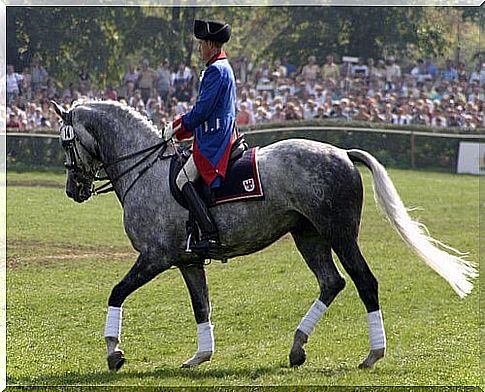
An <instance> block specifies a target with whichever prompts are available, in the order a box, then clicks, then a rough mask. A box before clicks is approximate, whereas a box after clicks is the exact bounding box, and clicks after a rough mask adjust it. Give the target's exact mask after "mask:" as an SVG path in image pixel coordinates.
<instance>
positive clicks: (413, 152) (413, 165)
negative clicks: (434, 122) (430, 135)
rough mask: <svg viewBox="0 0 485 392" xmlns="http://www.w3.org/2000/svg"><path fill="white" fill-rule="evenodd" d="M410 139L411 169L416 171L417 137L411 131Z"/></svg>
mask: <svg viewBox="0 0 485 392" xmlns="http://www.w3.org/2000/svg"><path fill="white" fill-rule="evenodd" d="M410 138H411V168H412V169H415V168H416V136H415V135H414V132H413V131H411V134H410Z"/></svg>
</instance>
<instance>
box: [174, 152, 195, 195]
mask: <svg viewBox="0 0 485 392" xmlns="http://www.w3.org/2000/svg"><path fill="white" fill-rule="evenodd" d="M199 177H200V174H199V171H198V170H197V166H195V162H194V156H193V155H191V156H190V158H189V159H188V160H187V162H185V165H184V167H183V168H182V170H180V173H179V174H178V176H177V180H176V183H177V187H178V188H179V189H180V190H182V187H183V186H184V185H185V184H186V183H187V182H189V181H190V182H194V181H195V180H197V178H199Z"/></svg>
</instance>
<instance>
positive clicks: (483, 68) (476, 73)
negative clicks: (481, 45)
mask: <svg viewBox="0 0 485 392" xmlns="http://www.w3.org/2000/svg"><path fill="white" fill-rule="evenodd" d="M473 82H478V83H479V85H480V86H483V85H484V84H485V63H483V64H481V63H480V62H478V63H477V64H476V65H475V68H474V69H473V71H472V73H471V74H470V80H469V83H470V84H472V83H473Z"/></svg>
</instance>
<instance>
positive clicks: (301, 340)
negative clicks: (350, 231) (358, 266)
mask: <svg viewBox="0 0 485 392" xmlns="http://www.w3.org/2000/svg"><path fill="white" fill-rule="evenodd" d="M292 235H293V238H294V239H295V243H296V246H297V247H298V250H299V251H300V253H301V254H302V256H303V258H304V259H305V261H306V263H307V264H308V266H309V267H310V269H311V270H312V272H313V273H314V274H315V276H316V277H317V280H318V284H319V286H320V296H319V297H318V299H317V300H316V301H315V302H314V303H313V305H312V306H311V308H310V309H309V310H308V312H307V313H306V315H305V316H304V317H303V318H302V320H301V322H300V324H299V325H298V327H297V329H296V332H295V337H294V340H293V346H292V348H291V351H290V365H291V366H299V365H302V364H303V363H304V362H305V359H306V354H305V349H304V348H303V346H304V344H305V343H307V341H308V337H309V336H310V334H311V333H312V332H313V330H314V328H315V326H316V324H317V323H318V321H319V320H320V318H321V317H322V316H323V314H324V313H325V311H326V310H327V308H328V307H329V306H330V304H331V303H332V301H333V300H334V298H335V297H336V296H337V294H338V293H339V292H340V291H342V290H343V288H344V287H345V280H344V278H343V277H342V275H341V274H340V271H339V270H338V268H337V266H336V265H335V263H334V261H333V259H332V251H331V246H330V243H329V242H328V239H324V238H322V236H320V235H319V234H318V232H317V231H316V230H315V229H313V228H312V227H310V228H306V229H305V230H304V231H298V232H292Z"/></svg>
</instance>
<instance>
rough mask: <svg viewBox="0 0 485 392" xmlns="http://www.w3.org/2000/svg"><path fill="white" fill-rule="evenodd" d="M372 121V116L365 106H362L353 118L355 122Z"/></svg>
mask: <svg viewBox="0 0 485 392" xmlns="http://www.w3.org/2000/svg"><path fill="white" fill-rule="evenodd" d="M370 119H371V116H370V114H369V112H368V110H367V107H366V106H365V105H360V106H359V110H358V112H357V113H356V114H354V116H353V117H352V120H354V121H370Z"/></svg>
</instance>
